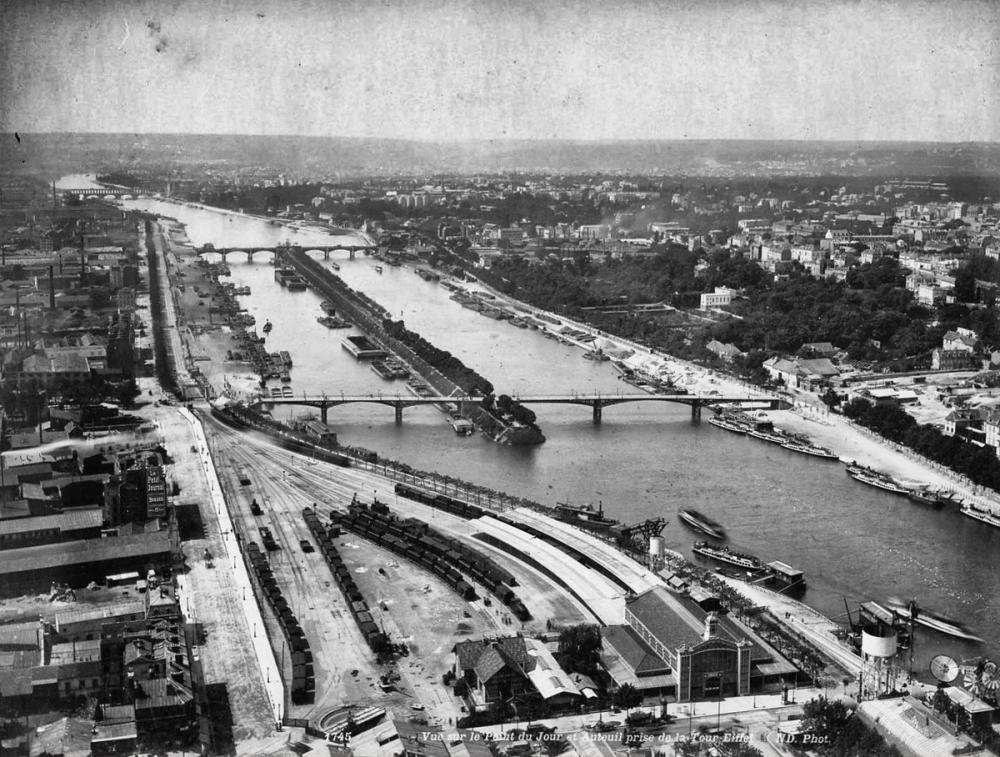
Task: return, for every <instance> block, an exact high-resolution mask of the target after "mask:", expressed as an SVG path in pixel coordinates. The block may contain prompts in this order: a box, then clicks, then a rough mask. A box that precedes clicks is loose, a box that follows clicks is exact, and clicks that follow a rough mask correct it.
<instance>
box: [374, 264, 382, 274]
mask: <svg viewBox="0 0 1000 757" xmlns="http://www.w3.org/2000/svg"><path fill="white" fill-rule="evenodd" d="M375 270H376V271H377V272H378V273H382V266H380V265H377V266H375Z"/></svg>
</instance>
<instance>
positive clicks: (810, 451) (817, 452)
mask: <svg viewBox="0 0 1000 757" xmlns="http://www.w3.org/2000/svg"><path fill="white" fill-rule="evenodd" d="M748 433H749V432H748ZM781 446H782V447H784V448H785V449H787V450H791V451H792V452H798V453H799V454H801V455H811V456H812V457H818V458H820V459H822V460H839V459H840V456H839V455H837V453H836V452H831V451H830V450H828V449H827V448H826V447H820V446H818V445H815V444H806V443H804V442H798V441H794V440H786V441H785V442H783V443H782V445H781Z"/></svg>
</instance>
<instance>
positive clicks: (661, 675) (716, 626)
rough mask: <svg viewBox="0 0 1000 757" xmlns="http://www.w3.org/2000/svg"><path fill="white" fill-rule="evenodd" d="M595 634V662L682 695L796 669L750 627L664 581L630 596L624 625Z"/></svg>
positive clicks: (620, 679) (716, 693)
mask: <svg viewBox="0 0 1000 757" xmlns="http://www.w3.org/2000/svg"><path fill="white" fill-rule="evenodd" d="M602 636H603V642H604V654H603V655H602V662H603V663H604V665H605V668H606V669H607V670H608V672H609V673H610V674H611V677H612V678H613V679H614V681H615V683H616V684H617V685H619V686H621V685H624V684H626V683H627V684H630V685H632V686H634V687H635V688H636V689H639V690H640V691H642V692H643V693H646V694H664V695H672V696H675V697H676V698H677V700H678V701H681V702H689V701H699V700H704V699H717V698H719V697H728V696H744V695H746V694H750V693H752V692H755V691H764V690H767V689H768V688H769V687H770V686H780V685H781V684H782V682H783V681H785V680H789V681H791V680H794V678H795V676H796V675H797V672H798V671H797V669H796V668H795V666H794V665H792V663H790V662H788V661H787V660H785V659H784V658H783V657H781V655H780V654H778V652H777V651H776V650H775V649H774V648H773V647H771V646H770V645H769V644H767V642H765V641H764V640H763V639H761V638H760V637H758V636H757V635H756V634H754V633H753V632H752V631H751V630H750V629H749V628H747V627H745V626H744V625H742V624H741V623H739V622H737V621H736V620H734V619H733V618H730V617H729V616H727V615H722V614H718V613H716V612H714V611H706V610H705V609H704V608H703V607H702V606H701V605H699V603H697V602H695V601H694V600H693V599H691V598H690V597H681V596H678V595H675V594H673V593H672V592H670V591H669V590H668V589H666V588H665V587H655V588H652V589H649V590H648V591H646V592H643V593H642V594H640V595H638V596H636V597H633V598H631V599H630V600H629V601H628V602H627V603H626V605H625V625H623V626H609V627H607V628H604V629H602Z"/></svg>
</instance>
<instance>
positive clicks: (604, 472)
mask: <svg viewBox="0 0 1000 757" xmlns="http://www.w3.org/2000/svg"><path fill="white" fill-rule="evenodd" d="M126 205H127V206H128V207H131V208H138V209H143V210H147V211H150V212H154V213H159V214H162V215H165V216H170V217H173V218H176V219H177V220H178V221H180V222H182V223H184V224H185V225H186V227H187V234H188V237H189V238H190V240H191V242H192V243H193V244H195V245H198V246H200V245H202V244H205V243H211V244H213V245H215V246H216V247H238V246H240V245H247V246H249V245H254V246H264V245H275V244H277V243H279V242H281V241H284V240H286V239H288V240H291V241H292V242H295V243H298V244H301V245H303V247H306V248H307V247H308V245H309V244H310V243H312V244H323V243H326V244H329V243H330V237H328V236H326V235H324V234H322V233H319V232H304V231H303V232H293V231H291V230H288V229H285V228H281V227H276V226H272V225H269V224H268V223H266V222H265V221H262V220H260V219H255V218H250V217H246V216H240V215H234V214H228V213H221V212H216V211H209V210H205V209H202V208H197V207H187V206H183V205H177V204H171V203H165V202H161V201H156V200H136V201H129V202H127V203H126ZM333 259H334V260H335V261H336V262H337V264H339V266H340V270H339V271H338V274H339V275H340V276H341V277H342V278H343V279H344V280H345V281H346V282H347V283H348V284H349V285H350V286H352V287H354V288H355V289H359V290H361V291H363V292H365V293H366V294H367V295H369V296H371V297H372V298H373V299H375V300H376V301H377V302H378V303H380V304H381V305H383V306H384V307H386V308H387V309H388V310H389V311H390V312H392V313H393V315H394V316H395V317H402V318H403V319H404V320H405V322H406V325H407V326H408V327H409V328H411V329H413V330H415V331H417V332H418V333H420V334H421V335H423V336H424V337H426V338H427V339H428V340H429V341H431V342H433V343H434V344H436V345H438V346H439V347H441V348H443V349H446V350H449V351H450V352H452V353H453V354H455V355H456V356H457V357H459V358H460V359H461V360H462V361H463V362H464V363H466V364H467V365H469V366H471V367H472V368H474V369H475V370H477V371H479V372H480V373H481V374H483V375H484V376H486V377H487V378H488V379H490V380H491V381H492V382H493V383H494V385H495V386H496V390H497V392H498V393H502V392H506V393H519V394H524V395H527V394H532V393H535V394H540V393H568V392H574V391H575V392H581V393H582V392H603V393H617V392H620V391H622V390H623V388H625V389H626V390H630V389H631V388H630V387H627V385H623V384H622V382H620V381H619V380H618V379H617V376H616V374H615V372H614V371H613V369H612V368H611V367H610V366H609V365H608V364H606V363H604V364H601V363H596V362H593V361H589V360H585V359H583V358H582V357H581V355H582V353H581V351H580V350H578V349H576V348H573V347H570V346H568V345H564V344H560V343H558V342H556V341H554V340H551V339H546V338H545V337H543V336H542V335H541V334H539V333H538V332H536V331H529V330H523V329H518V328H516V327H515V326H513V325H511V324H509V323H507V322H504V321H494V320H490V319H488V318H486V317H484V316H481V315H479V314H477V313H475V312H473V311H470V310H467V309H464V308H462V307H461V306H459V305H458V304H457V303H455V302H452V301H451V300H450V299H449V294H450V293H449V292H448V290H446V289H445V288H444V287H442V286H440V285H439V284H437V283H431V282H426V281H424V280H422V279H421V278H419V277H418V276H417V275H416V274H415V273H414V272H413V269H412V268H410V267H402V268H394V267H391V266H384V273H379V272H378V271H377V270H376V269H375V265H376V261H374V260H372V259H371V258H366V257H364V256H362V255H359V256H358V258H357V259H356V260H348V259H347V253H335V256H334V258H333ZM229 265H230V268H231V270H232V279H231V280H232V281H233V282H234V283H236V284H240V285H242V284H247V285H249V286H250V287H251V289H252V295H251V296H249V297H244V298H242V301H243V304H244V307H246V308H247V309H248V310H249V311H250V312H251V313H253V314H254V315H255V316H256V318H257V323H258V326H259V325H260V324H262V323H263V322H264V321H265V320H268V319H269V320H270V321H271V322H272V324H273V325H274V329H273V331H272V333H271V335H270V337H269V338H268V349H269V350H270V351H275V350H281V349H287V350H288V351H289V352H291V354H292V357H293V359H294V368H293V369H292V372H291V373H292V384H291V385H292V387H293V389H294V390H295V392H296V394H299V393H301V392H303V391H304V392H309V393H318V392H324V391H325V392H326V393H327V394H338V393H341V392H343V393H345V394H350V393H364V394H368V393H375V392H382V393H386V394H396V393H397V392H399V393H402V394H406V393H407V391H406V387H405V386H404V385H403V384H402V383H399V382H395V383H394V382H387V381H384V380H382V379H381V378H379V377H378V376H377V375H376V374H375V373H373V372H372V371H371V370H370V368H369V367H368V366H367V364H364V363H358V362H356V361H355V360H354V359H353V358H352V357H351V356H350V355H348V353H347V352H346V351H344V350H343V349H341V346H340V342H341V340H342V338H343V337H344V336H345V334H348V333H356V332H353V331H348V332H344V331H330V330H327V329H326V328H325V327H323V326H320V325H319V324H318V323H316V317H317V316H318V315H321V311H320V309H319V300H320V298H319V297H318V296H317V295H316V294H314V293H313V292H312V291H306V292H289V291H287V290H286V289H283V288H282V287H280V286H279V285H278V284H276V283H275V282H274V278H273V270H274V269H273V268H272V267H271V266H270V265H269V258H267V257H263V256H262V258H261V259H260V260H257V259H255V260H254V262H253V263H248V262H246V260H245V258H244V257H243V256H239V255H232V256H230V258H229ZM533 409H534V410H535V411H536V412H537V413H538V419H539V425H540V426H541V427H542V430H543V431H544V432H545V435H546V436H547V438H548V440H547V441H546V442H545V443H544V444H542V445H540V446H536V447H521V448H516V447H514V448H512V447H502V446H499V445H497V444H494V443H492V442H490V441H488V440H486V439H485V438H483V437H481V436H479V435H474V436H471V437H459V436H457V435H456V434H455V433H454V432H453V431H452V429H451V427H450V426H448V425H447V423H446V422H445V420H444V417H443V416H442V415H441V413H440V412H439V411H436V410H434V409H431V408H416V409H409V410H407V411H406V412H405V414H404V420H403V424H402V425H400V426H396V425H395V424H394V423H393V413H392V410H391V409H390V408H387V407H382V406H371V407H369V406H365V405H346V406H343V407H341V408H334V409H331V411H330V417H329V420H330V423H331V425H333V426H334V427H335V429H336V431H337V434H338V436H339V438H340V440H341V441H342V442H343V443H347V444H352V445H360V446H363V447H368V448H370V449H373V450H376V451H378V452H379V453H380V454H381V455H383V456H385V457H389V458H393V459H397V460H401V461H404V462H407V463H409V464H411V465H413V466H415V467H417V468H420V469H424V470H436V471H439V472H442V473H448V474H451V475H454V476H457V477H460V478H463V479H466V480H469V481H474V482H477V483H480V484H483V485H486V486H490V487H492V488H495V489H502V490H506V491H509V492H511V493H516V494H519V495H522V496H526V497H530V498H532V499H535V500H537V501H539V502H542V503H544V504H554V503H556V502H557V501H559V502H572V503H576V504H582V503H587V502H592V503H594V504H597V503H598V502H602V503H603V506H604V510H605V512H606V513H607V514H608V515H610V516H611V517H614V518H617V519H618V520H621V521H623V522H627V523H631V522H635V521H639V520H642V519H645V518H651V517H655V516H662V517H665V518H667V519H668V524H667V527H666V528H665V529H664V532H663V536H664V539H665V543H666V546H667V547H669V548H672V549H676V550H678V551H680V552H683V553H685V554H687V555H690V547H691V544H692V541H693V540H694V536H693V535H692V533H691V532H690V531H689V530H687V529H686V528H685V527H684V526H683V525H681V524H680V522H679V521H678V519H677V510H678V509H679V508H682V507H694V508H696V509H699V510H702V511H704V512H706V513H709V514H711V515H712V516H713V517H715V518H716V519H717V520H719V521H721V522H722V523H723V524H725V526H726V528H727V531H728V533H729V535H730V543H731V544H732V546H733V547H734V548H735V549H739V550H743V551H747V552H750V553H752V554H755V555H757V556H759V557H761V558H762V559H764V560H775V559H780V560H784V561H785V562H787V563H790V564H791V565H794V566H796V567H798V568H801V569H802V570H804V571H805V573H806V578H807V580H808V584H809V588H808V591H807V592H806V595H805V601H806V602H807V603H808V604H810V605H811V606H813V607H815V608H816V609H818V610H820V611H821V612H823V613H824V614H826V615H827V616H829V617H833V618H837V619H841V620H843V619H844V617H845V602H846V603H847V605H849V606H850V608H851V611H852V613H853V612H855V611H856V609H857V603H858V602H859V601H862V600H866V599H875V600H880V601H881V600H884V599H885V598H886V597H888V596H899V597H902V598H910V597H914V598H916V599H917V601H918V602H919V603H920V604H921V605H922V606H925V607H928V608H933V609H935V610H937V611H939V612H941V613H943V614H946V615H949V616H951V617H955V618H959V619H962V620H964V621H965V622H967V623H968V624H969V625H970V626H972V628H973V629H974V630H975V631H976V632H977V633H978V634H979V635H980V636H982V637H984V638H985V639H987V642H986V644H983V645H980V644H974V643H968V642H961V641H957V640H955V639H952V638H949V637H945V636H941V635H939V634H937V633H935V632H932V631H924V630H918V634H917V645H916V648H915V665H914V670H915V672H916V673H917V674H918V675H919V676H920V677H921V678H925V679H926V678H928V674H927V669H928V668H927V664H928V662H929V660H930V659H931V658H932V657H933V656H934V655H936V654H939V653H947V654H951V655H953V656H955V657H956V658H958V659H959V660H962V659H968V658H972V657H975V656H977V655H983V654H986V655H989V656H991V657H993V658H994V659H996V658H997V657H998V656H1000V644H998V641H997V639H998V634H997V632H996V629H997V628H998V625H1000V570H998V569H997V558H998V557H1000V531H998V530H995V529H991V528H990V527H988V526H985V525H982V524H979V523H976V522H974V521H972V520H970V519H968V518H965V517H963V516H962V515H960V514H959V513H958V512H957V510H955V509H945V510H941V511H933V510H930V509H928V508H924V507H921V506H919V505H915V504H912V503H910V502H909V501H908V500H906V499H905V498H903V497H899V496H896V495H892V494H887V493H883V492H879V491H877V490H874V489H871V488H869V487H867V486H865V485H863V484H861V483H858V482H856V481H854V480H852V479H851V478H849V477H848V476H847V475H845V473H844V467H843V466H842V465H840V464H838V463H831V462H826V461H822V460H818V459H812V458H808V457H805V456H801V455H797V454H795V453H792V452H788V451H786V450H783V449H781V448H779V447H776V446H774V445H770V444H766V443H764V442H760V441H758V440H755V439H750V438H747V437H743V436H740V435H735V434H731V433H728V432H725V431H722V430H720V429H717V428H715V427H713V426H711V425H709V424H707V423H704V422H703V423H700V424H693V423H692V422H691V418H690V411H689V410H688V408H687V407H686V406H673V405H669V404H659V403H657V404H655V405H654V404H626V405H620V406H612V407H609V408H605V410H604V417H603V423H602V424H601V425H598V426H595V425H594V424H593V423H592V419H591V411H590V408H588V407H583V406H576V405H565V406H564V405H539V406H534V407H533ZM286 412H287V411H286Z"/></svg>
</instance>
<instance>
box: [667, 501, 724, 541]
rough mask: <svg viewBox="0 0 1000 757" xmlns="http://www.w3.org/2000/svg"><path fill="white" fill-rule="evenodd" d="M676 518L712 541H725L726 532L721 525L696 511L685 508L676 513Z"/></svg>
mask: <svg viewBox="0 0 1000 757" xmlns="http://www.w3.org/2000/svg"><path fill="white" fill-rule="evenodd" d="M677 515H678V517H679V518H680V519H681V520H682V521H684V522H685V523H687V524H688V525H689V526H691V528H693V529H695V530H696V531H701V532H702V533H703V534H707V535H708V536H711V537H712V538H713V539H725V538H726V531H725V529H724V528H723V527H722V525H721V524H719V523H717V522H716V521H714V520H712V519H711V518H709V517H708V516H707V515H704V514H702V513H700V512H698V511H697V510H692V509H690V508H685V509H683V510H680V511H679V512H678V513H677Z"/></svg>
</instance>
